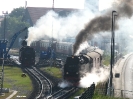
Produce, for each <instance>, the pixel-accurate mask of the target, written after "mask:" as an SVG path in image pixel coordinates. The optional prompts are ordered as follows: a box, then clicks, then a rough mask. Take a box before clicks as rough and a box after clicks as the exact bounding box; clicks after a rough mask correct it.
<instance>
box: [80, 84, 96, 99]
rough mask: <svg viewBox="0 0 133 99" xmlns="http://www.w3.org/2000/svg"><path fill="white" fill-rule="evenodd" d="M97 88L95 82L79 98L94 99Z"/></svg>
mask: <svg viewBox="0 0 133 99" xmlns="http://www.w3.org/2000/svg"><path fill="white" fill-rule="evenodd" d="M94 90H95V84H94V83H93V84H92V85H91V86H90V87H88V89H87V90H86V91H85V92H84V93H82V95H81V96H80V97H79V99H92V97H93V95H94Z"/></svg>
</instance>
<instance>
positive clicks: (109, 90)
mask: <svg viewBox="0 0 133 99" xmlns="http://www.w3.org/2000/svg"><path fill="white" fill-rule="evenodd" d="M116 13H117V12H116V11H112V33H111V60H110V62H111V63H110V78H109V86H108V93H107V94H108V95H109V96H111V95H112V91H113V86H112V78H113V73H112V68H113V66H114V50H115V49H114V48H115V33H114V22H115V16H116Z"/></svg>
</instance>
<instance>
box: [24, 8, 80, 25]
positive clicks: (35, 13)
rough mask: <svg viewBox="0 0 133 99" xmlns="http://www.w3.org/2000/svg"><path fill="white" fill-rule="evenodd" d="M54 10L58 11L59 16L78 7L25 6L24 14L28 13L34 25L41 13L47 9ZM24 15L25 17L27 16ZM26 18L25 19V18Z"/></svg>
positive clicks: (43, 13)
mask: <svg viewBox="0 0 133 99" xmlns="http://www.w3.org/2000/svg"><path fill="white" fill-rule="evenodd" d="M50 10H54V11H55V12H56V13H58V14H59V15H60V16H67V15H68V14H69V13H71V12H72V11H76V10H78V9H72V8H54V9H52V8H47V7H27V8H26V13H25V14H26V16H27V14H28V17H29V18H30V19H29V20H30V21H31V22H30V23H31V25H34V24H35V23H36V21H37V20H38V19H39V18H40V17H41V16H43V15H45V14H46V13H47V12H48V11H50ZM28 17H25V18H28ZM26 20H27V19H26Z"/></svg>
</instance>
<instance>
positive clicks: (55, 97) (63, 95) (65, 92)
mask: <svg viewBox="0 0 133 99" xmlns="http://www.w3.org/2000/svg"><path fill="white" fill-rule="evenodd" d="M77 90H78V88H64V89H61V90H59V91H57V92H55V93H53V94H52V95H50V96H48V97H47V99H68V97H70V96H71V94H73V93H74V92H76V91H77Z"/></svg>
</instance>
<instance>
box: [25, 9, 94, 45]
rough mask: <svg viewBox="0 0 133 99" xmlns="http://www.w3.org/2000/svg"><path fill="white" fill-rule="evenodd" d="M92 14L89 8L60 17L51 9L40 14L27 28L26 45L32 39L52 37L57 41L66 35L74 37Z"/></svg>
mask: <svg viewBox="0 0 133 99" xmlns="http://www.w3.org/2000/svg"><path fill="white" fill-rule="evenodd" d="M94 16H95V15H94V13H93V12H92V11H91V10H90V9H87V10H84V9H80V10H76V11H73V12H72V13H70V14H69V15H68V16H66V17H61V16H59V15H58V14H57V13H55V12H54V11H52V10H51V11H49V12H48V13H47V14H46V15H44V16H42V17H41V18H40V19H39V20H38V21H37V22H36V24H35V25H34V26H33V27H30V28H28V31H29V33H28V38H27V41H28V45H29V44H30V43H31V42H33V41H37V40H41V39H50V38H52V37H53V38H56V39H57V40H58V41H61V40H62V39H64V38H66V37H76V35H77V33H79V31H80V30H81V29H82V27H84V24H85V23H86V22H88V21H89V20H90V19H92V18H93V17H94ZM77 20H78V21H77Z"/></svg>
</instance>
